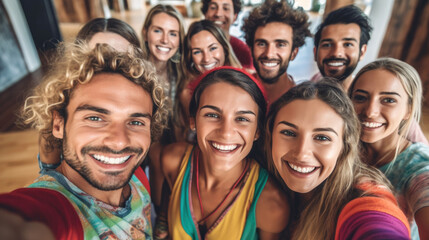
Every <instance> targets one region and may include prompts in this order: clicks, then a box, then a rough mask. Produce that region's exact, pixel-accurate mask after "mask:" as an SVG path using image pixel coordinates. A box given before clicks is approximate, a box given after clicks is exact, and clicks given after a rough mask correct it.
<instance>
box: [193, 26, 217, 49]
mask: <svg viewBox="0 0 429 240" xmlns="http://www.w3.org/2000/svg"><path fill="white" fill-rule="evenodd" d="M213 43H217V44H220V43H219V41H218V40H217V39H216V38H215V36H214V35H213V34H212V33H211V32H209V31H207V30H203V31H201V32H198V33H196V34H194V35H193V36H192V37H191V48H195V47H202V46H209V45H211V44H213Z"/></svg>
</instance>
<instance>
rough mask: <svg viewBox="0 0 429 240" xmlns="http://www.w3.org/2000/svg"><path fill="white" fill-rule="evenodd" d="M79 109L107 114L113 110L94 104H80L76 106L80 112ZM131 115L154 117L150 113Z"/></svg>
mask: <svg viewBox="0 0 429 240" xmlns="http://www.w3.org/2000/svg"><path fill="white" fill-rule="evenodd" d="M79 111H93V112H97V113H101V114H105V115H109V114H110V113H111V112H110V111H109V110H107V109H105V108H100V107H96V106H93V105H89V104H84V105H82V106H79V107H77V108H76V111H75V112H79ZM130 117H142V118H149V119H151V118H152V115H151V114H149V113H139V112H137V113H132V114H131V115H130Z"/></svg>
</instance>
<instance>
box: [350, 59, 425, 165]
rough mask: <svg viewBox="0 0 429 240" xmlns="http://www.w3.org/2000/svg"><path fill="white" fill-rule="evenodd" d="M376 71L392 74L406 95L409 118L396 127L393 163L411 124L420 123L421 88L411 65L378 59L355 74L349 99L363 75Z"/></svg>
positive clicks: (417, 75)
mask: <svg viewBox="0 0 429 240" xmlns="http://www.w3.org/2000/svg"><path fill="white" fill-rule="evenodd" d="M378 69H381V70H385V71H388V72H390V73H392V74H393V75H394V76H395V77H396V78H397V79H398V80H399V81H400V82H401V84H402V87H403V88H404V90H405V92H406V93H407V95H408V106H409V112H410V117H409V118H408V119H406V120H404V121H402V122H401V123H400V124H399V126H398V134H399V140H398V142H397V144H396V150H395V155H394V158H393V160H392V161H395V159H396V157H397V156H398V154H399V151H400V146H401V145H402V143H403V142H404V141H406V136H407V135H408V132H409V130H410V126H411V124H412V122H413V121H416V122H417V123H418V122H419V121H420V116H421V108H422V95H423V88H422V83H421V80H420V76H419V74H418V72H417V71H416V70H415V69H414V68H413V67H412V66H411V65H409V64H408V63H406V62H403V61H400V60H397V59H394V58H379V59H377V60H375V61H374V62H371V63H369V64H367V65H366V66H364V67H363V68H362V69H361V70H360V71H359V72H358V73H357V74H356V77H355V78H354V81H353V82H352V84H351V85H350V88H349V97H350V98H352V94H353V89H354V86H355V85H356V82H357V81H358V80H359V78H360V77H361V76H362V75H363V74H364V73H366V72H369V71H373V70H378ZM363 144H365V143H363Z"/></svg>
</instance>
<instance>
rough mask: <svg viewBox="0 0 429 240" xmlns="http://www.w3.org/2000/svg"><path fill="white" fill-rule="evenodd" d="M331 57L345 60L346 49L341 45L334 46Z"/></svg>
mask: <svg viewBox="0 0 429 240" xmlns="http://www.w3.org/2000/svg"><path fill="white" fill-rule="evenodd" d="M331 55H332V56H335V57H337V58H344V55H345V54H344V47H343V46H342V45H341V44H334V45H333V47H332V51H331Z"/></svg>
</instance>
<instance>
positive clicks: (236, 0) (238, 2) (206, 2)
mask: <svg viewBox="0 0 429 240" xmlns="http://www.w3.org/2000/svg"><path fill="white" fill-rule="evenodd" d="M211 2H212V0H202V3H203V6H202V7H201V12H202V13H203V14H204V15H206V13H207V10H208V9H209V5H210V3H211ZM231 2H232V5H233V6H234V14H238V13H239V12H240V11H241V6H242V2H241V0H231Z"/></svg>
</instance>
